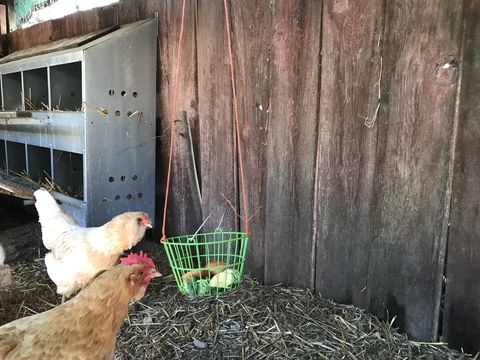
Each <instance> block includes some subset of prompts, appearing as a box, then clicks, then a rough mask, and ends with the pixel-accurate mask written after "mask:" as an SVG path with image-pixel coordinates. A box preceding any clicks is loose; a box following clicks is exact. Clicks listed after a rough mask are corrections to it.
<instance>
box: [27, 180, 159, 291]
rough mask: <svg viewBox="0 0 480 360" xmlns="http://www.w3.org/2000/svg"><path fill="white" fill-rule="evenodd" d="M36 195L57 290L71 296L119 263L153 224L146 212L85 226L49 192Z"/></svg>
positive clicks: (49, 270) (49, 262)
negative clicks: (68, 213)
mask: <svg viewBox="0 0 480 360" xmlns="http://www.w3.org/2000/svg"><path fill="white" fill-rule="evenodd" d="M34 195H35V198H36V200H37V201H36V202H35V207H36V208H37V211H38V216H39V221H40V223H41V225H42V240H43V244H44V245H45V247H46V248H47V249H48V250H50V251H51V252H49V253H47V254H46V256H45V265H46V266H47V272H48V275H49V276H50V279H52V281H53V282H54V283H55V285H57V293H58V294H61V295H64V296H67V297H68V296H70V295H71V294H72V293H73V292H75V291H76V290H78V289H81V288H82V287H83V286H84V285H85V284H86V283H87V282H88V281H89V280H90V278H91V277H92V276H93V275H95V274H96V273H97V272H98V271H100V270H104V269H108V268H110V267H112V266H113V265H115V263H116V262H117V260H118V258H119V257H120V255H121V254H122V253H123V252H124V251H125V250H128V249H130V248H131V247H132V246H134V245H136V244H137V243H138V242H139V241H140V240H141V239H142V238H143V236H144V235H145V230H146V229H147V228H151V227H152V224H151V220H150V218H149V216H148V215H147V214H146V213H143V212H126V213H123V214H121V215H118V216H116V217H114V218H113V219H112V220H110V221H109V222H107V223H106V224H104V225H103V226H100V227H90V228H84V227H82V226H80V225H78V224H77V223H76V222H75V220H74V219H73V218H72V217H70V216H69V215H67V214H65V213H64V212H63V210H62V209H61V208H60V206H59V205H58V204H57V202H56V201H55V199H54V198H53V197H52V196H51V195H50V193H49V192H48V191H46V190H44V189H40V190H37V191H35V193H34Z"/></svg>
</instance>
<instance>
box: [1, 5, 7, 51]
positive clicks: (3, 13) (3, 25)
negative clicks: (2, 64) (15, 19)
mask: <svg viewBox="0 0 480 360" xmlns="http://www.w3.org/2000/svg"><path fill="white" fill-rule="evenodd" d="M6 35H7V7H6V6H5V5H0V56H2V57H3V56H5V55H7V54H8V47H7V41H6V40H7V36H6Z"/></svg>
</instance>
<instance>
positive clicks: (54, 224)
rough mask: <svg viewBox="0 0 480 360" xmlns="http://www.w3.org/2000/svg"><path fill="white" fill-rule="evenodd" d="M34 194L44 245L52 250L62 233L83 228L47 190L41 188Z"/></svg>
mask: <svg viewBox="0 0 480 360" xmlns="http://www.w3.org/2000/svg"><path fill="white" fill-rule="evenodd" d="M33 195H34V196H35V199H36V201H35V207H36V209H37V212H38V219H39V222H40V224H41V225H42V241H43V245H44V246H45V247H46V248H47V249H48V250H52V248H53V247H54V246H55V244H56V240H57V239H58V237H59V236H60V235H61V234H63V233H65V232H67V231H70V230H73V229H80V228H81V227H80V225H78V224H77V222H76V221H75V220H74V219H73V218H72V217H71V216H69V215H67V214H65V213H64V212H63V210H62V209H61V208H60V206H59V205H58V204H57V202H56V201H55V199H54V198H53V197H52V195H50V193H49V192H48V191H47V190H45V189H39V190H37V191H35V192H34V193H33Z"/></svg>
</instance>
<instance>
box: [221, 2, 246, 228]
mask: <svg viewBox="0 0 480 360" xmlns="http://www.w3.org/2000/svg"><path fill="white" fill-rule="evenodd" d="M223 5H224V7H225V24H226V30H227V37H228V55H229V58H230V76H231V82H232V94H233V109H234V115H235V132H236V135H237V151H238V162H239V165H240V180H241V184H242V198H243V208H244V213H245V214H244V221H245V232H246V233H247V235H250V223H249V222H250V218H249V216H248V203H247V192H246V189H245V176H244V173H243V157H242V148H241V146H240V127H239V125H238V104H237V92H236V90H235V88H236V86H235V73H234V69H233V55H232V40H231V32H230V19H229V17H228V6H227V0H223Z"/></svg>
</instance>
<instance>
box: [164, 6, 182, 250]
mask: <svg viewBox="0 0 480 360" xmlns="http://www.w3.org/2000/svg"><path fill="white" fill-rule="evenodd" d="M185 3H186V0H183V3H182V20H181V22H180V35H179V37H178V49H177V62H176V68H175V85H174V88H173V100H172V114H171V117H170V119H171V124H170V150H169V155H168V172H167V187H166V190H165V203H164V206H163V224H162V239H161V240H160V241H162V242H164V241H166V240H167V236H166V232H165V226H166V223H167V204H168V195H169V193H170V176H171V173H172V157H173V140H174V136H173V135H174V125H175V114H176V113H177V92H178V74H179V72H180V71H179V70H180V55H181V53H182V51H181V50H182V39H183V28H184V23H185Z"/></svg>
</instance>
